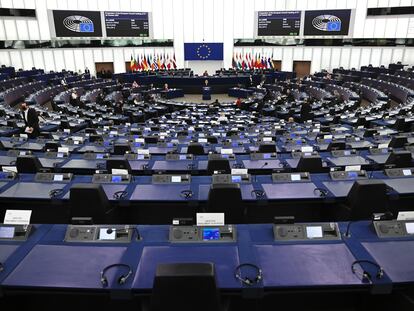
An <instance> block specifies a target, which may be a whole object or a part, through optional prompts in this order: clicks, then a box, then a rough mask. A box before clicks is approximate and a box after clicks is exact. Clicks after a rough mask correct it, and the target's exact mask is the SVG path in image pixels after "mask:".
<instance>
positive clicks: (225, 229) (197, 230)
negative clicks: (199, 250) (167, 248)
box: [169, 225, 237, 243]
mask: <svg viewBox="0 0 414 311" xmlns="http://www.w3.org/2000/svg"><path fill="white" fill-rule="evenodd" d="M169 240H170V242H172V243H234V242H236V240H237V232H236V227H235V226H233V225H224V226H216V225H212V226H206V227H204V226H203V227H199V226H170V230H169Z"/></svg>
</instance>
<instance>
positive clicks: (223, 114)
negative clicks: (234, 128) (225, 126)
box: [217, 112, 229, 123]
mask: <svg viewBox="0 0 414 311" xmlns="http://www.w3.org/2000/svg"><path fill="white" fill-rule="evenodd" d="M217 122H225V123H227V122H229V119H227V117H226V114H225V113H224V112H220V115H219V117H218V119H217Z"/></svg>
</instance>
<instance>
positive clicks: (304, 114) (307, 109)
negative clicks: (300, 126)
mask: <svg viewBox="0 0 414 311" xmlns="http://www.w3.org/2000/svg"><path fill="white" fill-rule="evenodd" d="M300 119H301V121H302V122H304V121H307V120H311V119H312V107H311V105H310V104H309V102H308V100H307V99H305V101H304V102H303V103H302V106H301V108H300Z"/></svg>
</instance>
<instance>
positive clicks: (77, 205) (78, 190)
mask: <svg viewBox="0 0 414 311" xmlns="http://www.w3.org/2000/svg"><path fill="white" fill-rule="evenodd" d="M69 202H70V218H73V217H92V219H93V222H94V223H97V224H104V223H108V220H109V219H110V218H109V216H110V215H109V212H110V204H109V201H108V198H107V196H106V194H105V191H104V189H103V188H102V185H100V184H75V185H73V186H72V187H71V188H70V193H69ZM111 219H112V220H113V218H112V217H111Z"/></svg>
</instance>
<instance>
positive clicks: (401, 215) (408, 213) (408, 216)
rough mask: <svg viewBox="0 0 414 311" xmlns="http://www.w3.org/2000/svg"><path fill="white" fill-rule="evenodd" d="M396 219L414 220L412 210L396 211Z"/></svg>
mask: <svg viewBox="0 0 414 311" xmlns="http://www.w3.org/2000/svg"><path fill="white" fill-rule="evenodd" d="M397 220H413V221H414V212H413V211H405V212H398V216H397Z"/></svg>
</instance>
